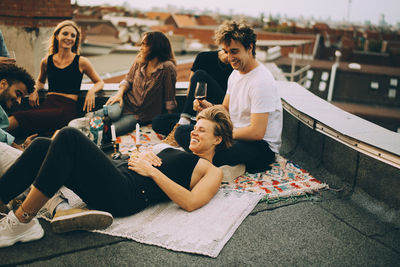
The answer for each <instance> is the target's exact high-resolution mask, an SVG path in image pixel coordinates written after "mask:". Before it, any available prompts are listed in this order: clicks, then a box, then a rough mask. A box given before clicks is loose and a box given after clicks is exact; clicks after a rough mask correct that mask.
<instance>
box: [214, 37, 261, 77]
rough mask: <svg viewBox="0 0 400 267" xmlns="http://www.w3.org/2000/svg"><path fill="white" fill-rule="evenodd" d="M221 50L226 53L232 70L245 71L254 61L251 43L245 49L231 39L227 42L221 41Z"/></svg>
mask: <svg viewBox="0 0 400 267" xmlns="http://www.w3.org/2000/svg"><path fill="white" fill-rule="evenodd" d="M221 46H222V50H223V51H224V52H225V54H227V55H228V61H229V63H230V64H231V66H232V68H233V69H234V70H237V71H239V72H240V73H242V74H245V73H247V72H248V71H249V70H250V69H251V66H252V65H251V64H252V63H253V61H254V57H253V54H252V49H253V45H250V47H249V48H248V49H246V48H245V47H244V46H243V45H242V43H240V42H238V41H236V40H231V42H230V43H229V44H227V43H223V44H222V45H221Z"/></svg>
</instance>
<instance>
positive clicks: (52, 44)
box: [47, 20, 82, 55]
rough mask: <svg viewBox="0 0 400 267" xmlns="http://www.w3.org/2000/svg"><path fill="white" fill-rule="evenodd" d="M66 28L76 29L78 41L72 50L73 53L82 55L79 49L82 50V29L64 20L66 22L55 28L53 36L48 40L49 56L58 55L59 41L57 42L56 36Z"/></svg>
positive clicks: (70, 21)
mask: <svg viewBox="0 0 400 267" xmlns="http://www.w3.org/2000/svg"><path fill="white" fill-rule="evenodd" d="M66 26H71V27H73V28H74V29H75V31H76V40H75V44H74V46H73V47H72V49H71V50H72V52H74V53H76V54H78V55H79V54H80V51H79V48H80V45H81V41H82V40H81V37H82V32H81V29H80V28H79V27H78V25H76V23H75V22H73V21H72V20H64V21H62V22H60V23H58V25H57V26H56V27H55V28H54V31H53V34H52V35H51V36H50V38H49V40H48V49H47V53H48V54H49V55H53V54H56V53H58V40H57V38H56V36H57V35H58V34H59V33H60V31H61V29H62V28H64V27H66Z"/></svg>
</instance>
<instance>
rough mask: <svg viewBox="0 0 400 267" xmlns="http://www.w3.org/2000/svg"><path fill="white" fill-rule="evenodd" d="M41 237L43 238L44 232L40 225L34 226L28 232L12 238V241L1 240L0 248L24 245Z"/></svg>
mask: <svg viewBox="0 0 400 267" xmlns="http://www.w3.org/2000/svg"><path fill="white" fill-rule="evenodd" d="M43 236H44V230H43V228H42V226H41V225H40V224H36V225H35V226H34V227H32V228H31V229H29V231H28V232H25V233H23V234H21V235H18V236H16V237H14V238H13V239H9V240H2V244H0V248H2V247H9V246H12V245H14V244H15V243H18V242H22V243H26V242H31V241H35V240H39V239H41V238H42V237H43Z"/></svg>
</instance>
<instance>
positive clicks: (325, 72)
mask: <svg viewBox="0 0 400 267" xmlns="http://www.w3.org/2000/svg"><path fill="white" fill-rule="evenodd" d="M328 78H329V73H328V72H327V71H324V72H323V73H322V74H321V80H323V81H327V80H328Z"/></svg>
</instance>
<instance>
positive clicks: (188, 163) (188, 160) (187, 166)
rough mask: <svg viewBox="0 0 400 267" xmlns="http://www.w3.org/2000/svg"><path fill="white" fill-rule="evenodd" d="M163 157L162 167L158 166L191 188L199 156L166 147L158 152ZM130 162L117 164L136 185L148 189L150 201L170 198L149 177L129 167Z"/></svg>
mask: <svg viewBox="0 0 400 267" xmlns="http://www.w3.org/2000/svg"><path fill="white" fill-rule="evenodd" d="M157 156H158V157H160V158H161V160H162V164H161V166H160V167H156V168H157V169H159V170H160V171H161V172H162V173H163V174H165V175H166V176H167V177H168V178H170V179H171V180H173V181H174V182H176V183H177V184H179V185H181V186H183V187H184V188H186V189H190V181H191V178H192V173H193V170H194V168H195V167H196V165H197V162H198V161H199V157H198V156H196V155H194V154H192V153H188V152H184V151H181V150H178V149H174V148H166V149H164V150H162V151H161V152H160V153H158V154H157ZM127 165H128V163H127V162H126V161H125V162H124V163H120V164H117V168H119V169H120V171H121V173H123V174H124V175H125V176H126V177H129V178H128V179H130V180H131V182H132V184H133V185H134V186H135V187H136V186H143V187H144V188H145V189H146V195H147V198H148V200H149V203H158V202H161V201H166V200H169V198H168V196H167V195H166V194H165V193H164V192H163V191H162V190H161V189H160V188H159V187H158V185H157V184H156V183H155V182H154V181H153V180H152V179H151V178H148V177H144V176H142V175H139V174H137V173H136V172H134V171H131V170H129V169H128V168H127Z"/></svg>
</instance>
